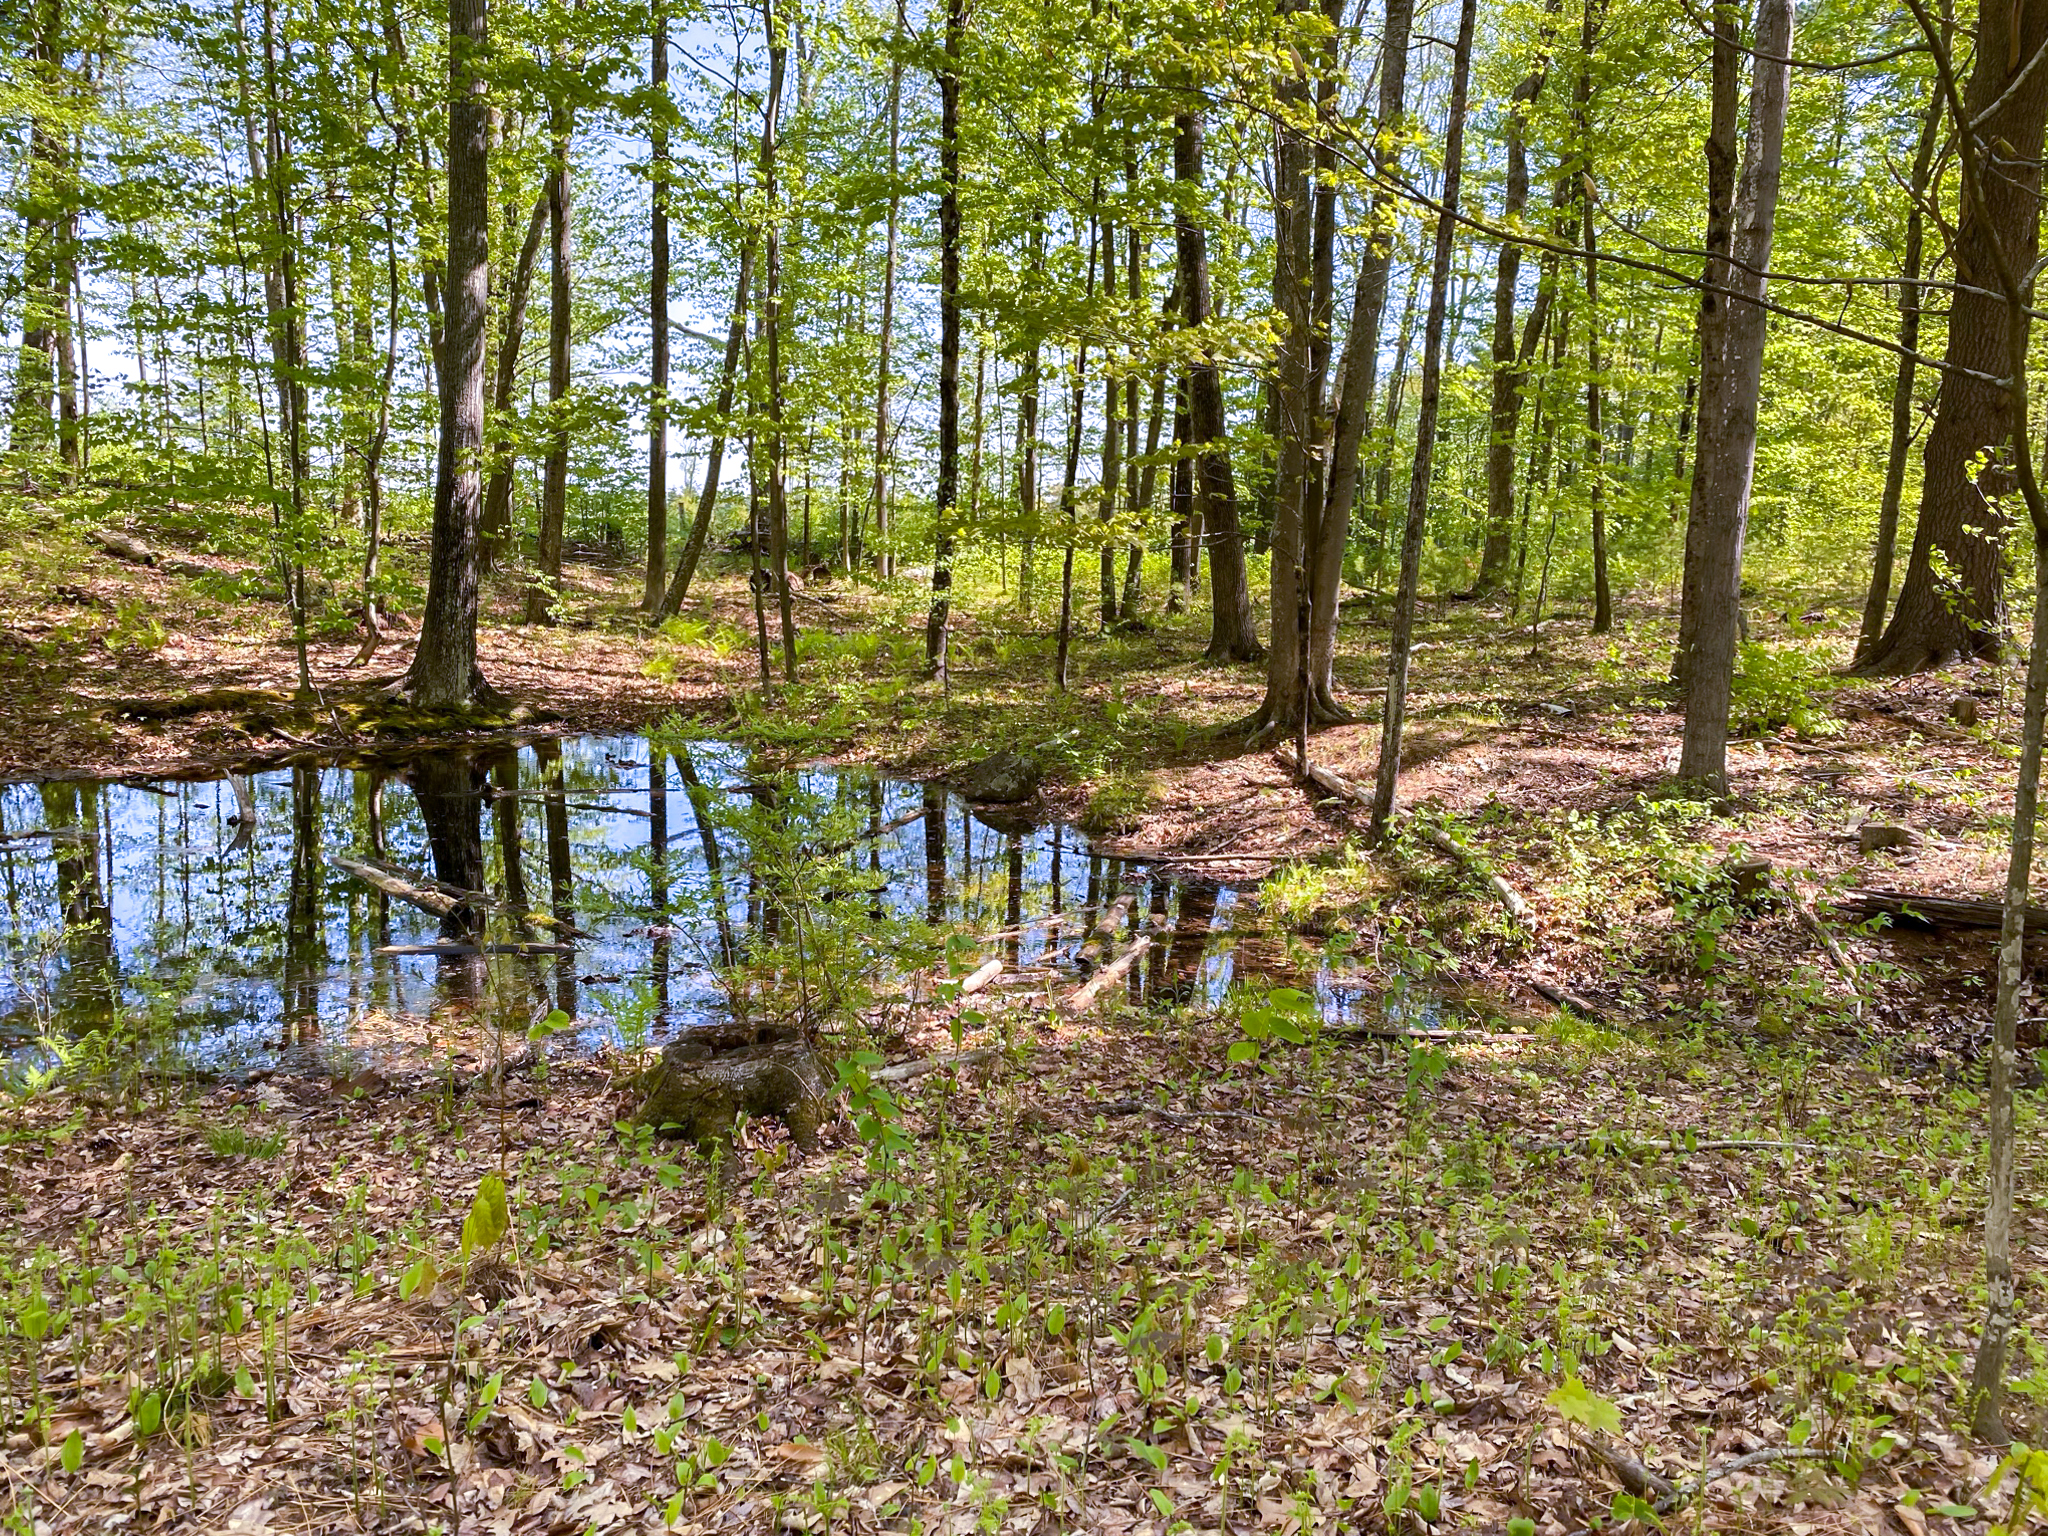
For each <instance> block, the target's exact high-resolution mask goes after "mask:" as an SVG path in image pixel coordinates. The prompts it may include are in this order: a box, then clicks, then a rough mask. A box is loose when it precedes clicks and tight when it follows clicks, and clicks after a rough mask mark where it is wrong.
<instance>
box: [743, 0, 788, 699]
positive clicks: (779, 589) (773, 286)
mask: <svg viewBox="0 0 2048 1536" xmlns="http://www.w3.org/2000/svg"><path fill="white" fill-rule="evenodd" d="M761 25H762V29H763V30H764V31H765V32H766V33H767V35H768V99H767V100H766V101H765V102H764V103H763V104H762V109H761V113H762V115H761V162H760V171H761V195H762V200H763V203H764V205H765V210H766V217H767V222H766V224H765V225H764V227H763V228H762V230H761V256H762V260H761V328H762V330H763V331H764V332H766V339H767V348H766V350H767V354H768V356H767V364H768V400H767V406H768V434H769V435H768V580H769V582H770V584H771V585H772V587H773V588H774V591H775V600H776V608H777V617H778V619H779V620H780V621H781V628H782V675H783V678H784V679H785V680H786V681H788V682H792V683H793V682H795V681H796V615H795V613H794V611H793V608H792V601H793V599H792V597H791V593H790V590H789V487H788V478H789V477H788V470H789V440H788V437H787V435H786V433H785V432H784V429H783V419H782V418H783V401H782V332H783V320H782V211H781V209H780V208H779V207H778V206H777V202H778V193H777V176H778V172H779V167H778V164H777V161H778V159H779V157H780V152H781V137H782V83H783V77H784V74H785V72H786V71H787V69H788V65H789V44H788V41H787V39H786V38H785V37H783V36H782V35H781V34H780V33H779V32H778V31H777V27H778V25H780V23H779V22H778V20H777V17H776V14H775V3H774V0H762V4H761ZM748 534H749V542H750V543H751V544H752V546H753V547H754V548H755V549H756V550H757V551H758V550H759V548H760V538H759V533H758V529H757V528H755V527H752V526H750V527H749V529H748ZM757 558H758V556H757ZM756 586H757V588H758V586H759V583H758V581H757V582H756ZM755 601H756V602H757V603H758V602H759V598H758V597H757V598H756V600H755ZM765 659H766V658H765V657H764V658H763V660H764V661H765ZM762 681H763V682H764V683H765V682H766V681H767V677H766V668H765V666H764V668H763V677H762Z"/></svg>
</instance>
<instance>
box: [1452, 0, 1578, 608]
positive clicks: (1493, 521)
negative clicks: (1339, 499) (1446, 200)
mask: <svg viewBox="0 0 2048 1536" xmlns="http://www.w3.org/2000/svg"><path fill="white" fill-rule="evenodd" d="M1561 4H1562V0H1551V4H1550V6H1549V8H1548V10H1547V12H1546V14H1545V19H1544V24H1543V34H1542V37H1541V38H1540V39H1539V41H1538V43H1537V46H1536V59H1535V62H1533V63H1532V64H1531V65H1530V66H1529V72H1528V73H1527V74H1526V75H1524V76H1523V77H1522V78H1521V81H1520V82H1519V83H1518V84H1517V85H1516V86H1515V89H1514V91H1513V92H1512V93H1511V94H1510V95H1509V97H1508V107H1507V116H1506V120H1505V122H1504V123H1503V125H1502V138H1503V139H1504V140H1505V141H1506V150H1507V191H1506V195H1505V197H1504V198H1503V200H1502V204H1501V223H1502V225H1503V226H1505V227H1506V228H1509V229H1512V228H1514V227H1515V225H1517V224H1519V223H1520V222H1521V221H1522V219H1523V218H1524V217H1525V216H1526V215H1527V214H1528V211H1529V148H1528V137H1529V114H1530V113H1531V112H1533V111H1534V110H1535V106H1536V102H1537V100H1538V98H1540V97H1541V96H1542V94H1543V87H1544V85H1545V84H1546V83H1547V82H1548V81H1549V79H1550V43H1551V38H1552V36H1553V34H1554V32H1555V21H1554V18H1555V17H1556V15H1557V12H1558V10H1559V8H1560V6H1561ZM1521 279H1522V247H1521V246H1520V245H1518V244H1517V243H1516V242H1514V241H1512V240H1503V241H1502V242H1501V246H1500V256H1499V259H1498V260H1497V261H1496V263H1495V265H1494V274H1493V378H1492V381H1491V390H1492V392H1491V396H1490V399H1489V403H1488V407H1487V438H1486V544H1485V547H1484V548H1483V549H1482V550H1481V551H1480V555H1479V575H1478V577H1477V579H1476V580H1474V581H1473V583H1472V596H1474V597H1490V596H1492V595H1493V594H1494V593H1495V592H1498V591H1499V590H1500V588H1501V584H1502V583H1503V582H1504V581H1505V580H1506V579H1507V573H1508V556H1509V554H1510V546H1511V545H1512V543H1513V541H1514V524H1515V439H1516V438H1517V437H1518V436H1519V435H1520V433H1521V426H1522V391H1523V389H1524V388H1525V387H1526V386H1527V384H1528V381H1529V359H1530V355H1531V354H1530V346H1531V345H1533V341H1534V338H1535V337H1536V336H1537V335H1540V334H1541V332H1542V329H1543V328H1542V326H1541V325H1540V324H1539V325H1536V326H1533V327H1532V326H1525V327H1524V328H1523V332H1522V336H1523V345H1521V346H1520V347H1517V346H1516V344H1515V295H1516V293H1517V291H1518V290H1519V287H1520V284H1521ZM1541 292H1542V290H1540V289H1539V290H1538V294H1539V297H1538V302H1539V303H1540V302H1541Z"/></svg>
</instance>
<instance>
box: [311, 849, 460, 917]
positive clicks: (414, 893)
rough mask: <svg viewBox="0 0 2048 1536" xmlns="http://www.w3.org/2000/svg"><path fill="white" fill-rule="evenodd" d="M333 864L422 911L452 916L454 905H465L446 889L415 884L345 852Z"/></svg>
mask: <svg viewBox="0 0 2048 1536" xmlns="http://www.w3.org/2000/svg"><path fill="white" fill-rule="evenodd" d="M334 865H335V867H336V868H337V869H345V870H347V871H348V872H349V873H350V874H352V875H354V876H355V877H356V878H357V879H358V880H360V881H362V882H363V884H365V885H368V886H372V887H374V888H375V889H377V890H380V891H382V892H383V893H384V894H385V895H386V896H389V897H392V898H393V899H394V900H397V901H403V902H407V903H409V904H410V905H412V906H415V907H418V908H419V909H420V910H421V911H422V912H431V913H432V914H433V915H434V916H436V917H449V916H452V915H453V914H454V912H455V910H456V908H458V907H460V906H463V905H465V903H463V902H462V901H460V900H459V899H458V898H456V897H454V896H451V895H449V894H448V892H446V891H438V890H434V889H432V888H430V887H428V886H424V885H419V884H416V883H415V882H413V881H411V880H408V879H406V878H404V877H403V876H402V875H398V874H394V873H393V872H392V871H390V870H387V869H380V868H378V867H377V866H376V865H375V864H369V863H365V862H364V861H363V860H361V859H353V858H350V857H349V856H348V855H347V854H337V855H336V856H335V858H334Z"/></svg>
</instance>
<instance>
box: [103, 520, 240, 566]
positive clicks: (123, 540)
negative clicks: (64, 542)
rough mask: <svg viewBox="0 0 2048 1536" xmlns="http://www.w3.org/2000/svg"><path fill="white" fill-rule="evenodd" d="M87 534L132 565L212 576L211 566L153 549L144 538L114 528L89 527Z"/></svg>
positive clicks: (118, 557)
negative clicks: (132, 536) (133, 536)
mask: <svg viewBox="0 0 2048 1536" xmlns="http://www.w3.org/2000/svg"><path fill="white" fill-rule="evenodd" d="M85 536H86V537H87V538H88V539H90V540H91V541H92V542H93V543H95V544H97V545H99V547H100V548H101V549H104V550H105V551H106V552H107V553H108V554H110V555H112V556H114V558H115V559H117V560H126V561H127V562H128V563H129V564H130V565H150V566H155V567H156V568H157V569H158V570H163V571H169V572H170V573H171V574H172V575H173V576H211V575H212V574H213V570H212V568H211V567H210V566H204V565H200V564H197V563H196V562H194V561H191V560H180V559H178V558H176V557H175V556H168V555H164V554H161V553H159V552H158V551H156V550H154V549H151V548H150V547H149V546H148V545H147V544H145V543H143V542H142V540H140V539H136V538H131V537H129V536H128V535H127V534H125V533H122V532H120V531H118V530H117V529H113V528H88V529H87V530H86V531H85Z"/></svg>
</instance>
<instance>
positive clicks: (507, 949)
mask: <svg viewBox="0 0 2048 1536" xmlns="http://www.w3.org/2000/svg"><path fill="white" fill-rule="evenodd" d="M370 953H371V954H373V955H434V956H437V957H446V958H448V959H465V958H467V957H469V956H471V955H573V954H575V953H576V946H575V945H574V944H379V945H378V946H377V947H376V948H375V949H373V950H371V951H370Z"/></svg>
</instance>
